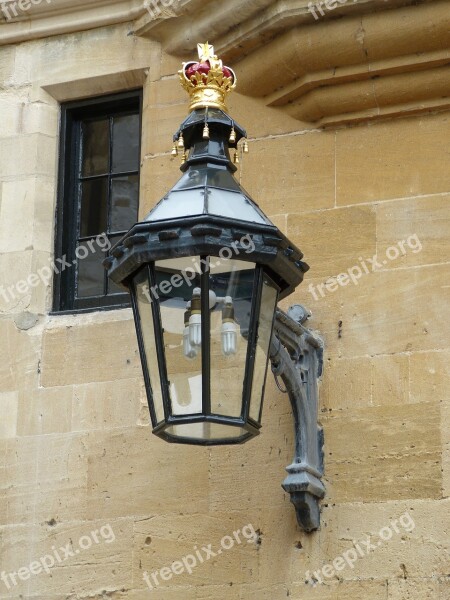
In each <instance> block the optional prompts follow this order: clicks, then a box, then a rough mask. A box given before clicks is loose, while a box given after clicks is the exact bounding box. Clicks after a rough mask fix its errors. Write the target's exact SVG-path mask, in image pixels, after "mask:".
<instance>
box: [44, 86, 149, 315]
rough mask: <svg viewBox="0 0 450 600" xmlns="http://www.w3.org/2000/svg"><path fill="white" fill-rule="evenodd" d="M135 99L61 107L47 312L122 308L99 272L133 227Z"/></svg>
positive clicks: (118, 294)
mask: <svg viewBox="0 0 450 600" xmlns="http://www.w3.org/2000/svg"><path fill="white" fill-rule="evenodd" d="M141 106H142V94H141V91H136V92H128V93H124V94H117V95H115V96H109V97H101V98H96V99H90V100H86V101H80V102H71V103H67V104H64V105H62V107H61V113H62V114H61V146H60V165H59V169H60V172H59V190H58V207H57V218H56V247H55V259H56V260H55V266H56V268H57V271H59V272H57V273H56V271H55V273H56V274H55V287H54V303H53V309H54V311H55V312H62V311H70V312H74V311H83V310H84V311H88V310H96V309H106V308H114V307H116V308H117V307H122V306H129V295H128V292H125V291H124V290H122V289H121V288H119V287H118V286H116V285H115V284H114V283H113V282H111V281H110V280H108V277H107V275H106V271H105V269H104V268H103V266H102V262H103V260H104V259H105V258H106V256H107V255H108V251H109V249H110V248H111V246H114V244H116V242H117V241H118V240H120V238H121V237H122V236H123V235H124V234H125V233H126V232H127V231H128V230H129V229H130V227H132V225H134V224H135V223H136V222H137V220H138V205H139V173H140V141H141Z"/></svg>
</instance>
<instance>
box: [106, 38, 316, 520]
mask: <svg viewBox="0 0 450 600" xmlns="http://www.w3.org/2000/svg"><path fill="white" fill-rule="evenodd" d="M199 56H200V61H199V62H190V63H185V64H184V65H183V68H182V70H181V71H180V78H181V83H182V85H183V87H184V88H185V89H186V90H187V91H188V92H189V94H190V98H191V104H190V114H189V116H188V117H187V118H186V120H185V121H184V122H183V123H182V125H181V127H180V129H179V131H177V133H176V134H175V136H174V142H175V144H174V147H173V151H172V154H173V155H174V156H176V155H177V154H178V153H179V152H181V153H182V156H183V164H182V166H181V171H182V172H183V175H182V177H181V179H180V180H179V181H178V183H177V184H176V185H175V186H174V187H173V188H172V189H171V190H170V191H169V192H168V193H167V194H166V195H165V196H164V198H163V199H162V200H161V201H160V202H159V203H158V204H157V205H156V206H155V208H153V210H152V211H151V212H150V213H149V214H148V215H147V217H146V218H145V219H144V220H143V221H142V222H140V223H138V224H136V225H135V226H134V227H133V228H132V229H131V230H130V231H129V232H128V233H127V234H126V235H125V237H124V238H123V239H122V240H121V241H120V242H119V244H118V245H117V246H116V247H115V248H114V249H113V251H112V256H111V257H110V258H108V259H107V260H106V261H105V267H106V268H107V269H108V273H109V276H110V277H111V279H112V280H113V281H114V282H115V283H116V284H118V285H122V286H125V287H127V288H128V289H129V291H130V294H131V298H132V305H133V311H134V317H135V324H136V331H137V338H138V343H139V349H140V354H141V360H142V367H143V374H144V380H145V385H146V390H147V396H148V403H149V408H150V415H151V420H152V425H153V432H154V434H155V435H157V436H159V437H160V438H162V439H164V440H166V441H168V442H177V443H185V444H201V445H219V444H238V443H242V442H245V441H247V440H249V439H251V438H253V437H255V436H256V435H258V433H259V430H260V427H261V413H262V403H263V397H264V387H265V381H266V374H267V369H268V362H269V358H272V363H273V366H274V367H273V368H275V369H276V370H277V373H278V375H279V376H280V377H281V378H282V379H283V380H284V381H285V382H286V385H287V387H288V391H289V392H290V395H291V391H293V386H292V385H290V384H289V382H290V381H291V380H292V373H291V375H289V374H288V375H286V373H288V372H290V371H289V365H288V363H286V360H288V362H290V363H291V365H292V356H293V355H294V354H295V353H296V352H297V350H298V344H297V346H296V345H295V343H294V341H295V340H296V339H297V341H298V339H299V338H298V335H299V331H298V330H296V329H295V328H296V327H297V329H298V327H302V325H301V324H299V323H298V320H297V321H295V322H294V320H293V319H292V318H290V317H288V316H287V315H284V317H285V318H284V321H283V323H282V324H280V323H281V322H280V321H279V319H277V322H278V326H277V327H276V331H277V332H278V333H277V335H276V336H275V337H274V338H272V334H273V326H274V321H275V317H276V316H277V315H278V316H279V315H280V314H281V313H280V311H278V309H277V302H278V300H279V299H282V298H285V297H286V296H288V295H289V294H290V293H291V292H292V291H293V290H294V289H295V288H296V286H297V285H298V284H299V283H301V281H302V279H303V275H304V273H305V272H306V271H307V270H308V266H307V265H306V264H305V263H304V262H303V260H302V259H303V255H302V253H301V252H300V250H299V249H298V248H296V247H295V246H294V245H293V244H292V243H291V242H290V241H289V240H288V239H287V238H286V237H285V236H284V235H283V234H282V233H281V232H280V230H279V229H278V228H277V227H276V226H275V225H274V224H273V223H272V222H271V221H270V220H269V219H268V218H267V217H266V216H265V215H264V213H263V212H262V211H261V209H260V208H259V207H258V206H257V205H256V204H255V202H254V201H253V200H252V199H251V198H250V196H249V195H248V194H247V193H246V192H245V191H244V190H243V189H242V188H241V186H240V185H239V183H238V182H237V181H236V179H235V178H234V177H233V173H234V172H235V171H236V169H237V167H236V163H237V162H239V153H240V150H241V149H242V152H243V153H244V154H245V153H247V152H248V144H247V141H246V139H245V138H246V133H245V131H244V130H243V129H242V128H241V127H240V126H239V125H238V124H237V123H236V122H235V121H234V120H233V119H232V118H231V117H230V116H229V115H228V113H227V109H226V105H225V99H226V96H227V94H228V93H229V92H231V91H232V90H233V89H234V88H235V86H236V76H235V74H234V72H233V71H232V70H231V69H230V68H228V67H224V66H223V64H222V61H220V60H219V59H218V58H217V56H215V55H214V49H213V47H212V46H210V45H209V44H200V45H199ZM303 316H304V315H303ZM303 316H302V318H303ZM289 323H290V325H289ZM283 331H284V333H283ZM305 331H306V330H305ZM296 336H297V337H296ZM280 340H281V342H280ZM281 344H283V345H281ZM286 348H288V350H286ZM289 354H290V356H289ZM299 358H300V357H298V356H297V359H299ZM299 364H300V363H299ZM302 368H304V364H303V366H302ZM306 372H307V369H306V370H305V369H304V374H303V375H302V377H303V378H302V379H299V381H302V382H305V381H306V380H305V376H304V375H305V373H306ZM298 377H299V378H300V371H298ZM315 381H316V379H315V378H314V382H315ZM295 394H296V395H295ZM295 394H294V395H295V398H296V399H297V398H298V394H299V391H298V390H296V392H295ZM297 408H298V407H297ZM297 412H299V410H297ZM315 413H317V406H315ZM311 422H312V427H313V429H314V428H315V442H313V445H314V444H316V448H315V454H316V455H317V456H316V457H315V461H316V463H317V464H316V465H315V466H314V467H313V470H314V469H315V472H317V473H316V474H318V475H320V469H321V467H320V449H319V446H318V443H317V439H318V438H317V425H316V420H314V418H313V420H312V421H311ZM309 427H311V425H310V426H309ZM297 429H298V428H297ZM304 437H305V436H304ZM306 437H308V436H306ZM305 439H306V438H305ZM304 441H305V440H304ZM304 441H303V442H300V441H299V443H298V444H297V446H298V448H297V450H298V452H300V454H301V445H302V443H303V445H304ZM307 445H308V444H307ZM304 460H305V457H304V456H303V457H302V456H300V455H299V461H300V462H304ZM302 473H303V471H302ZM309 477H316V475H314V474H311V473H309V474H308V476H307V477H306V479H305V481H306V480H308V481H306V484H305V485H306V487H305V486H303V487H301V489H299V490H297V491H300V492H302V491H304V490H306V491H308V489H310V487H311V486H310V487H309V488H308V486H309V484H310V482H309V479H308V478H309ZM316 478H317V477H316ZM288 479H289V478H288ZM319 479H320V477H319ZM291 483H292V482H291ZM319 484H320V485H322V484H321V483H320V481H319ZM294 487H295V486H294ZM316 487H317V486H316ZM322 490H323V486H322V489H321V490H319V492H317V490H316V492H317V493H316V496H320V495H321V494H322V495H323V493H322ZM288 491H292V490H288ZM294 491H295V490H294ZM302 502H303V500H302ZM312 528H314V526H313V527H310V529H312Z"/></svg>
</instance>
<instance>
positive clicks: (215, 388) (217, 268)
mask: <svg viewBox="0 0 450 600" xmlns="http://www.w3.org/2000/svg"><path fill="white" fill-rule="evenodd" d="M230 252H231V251H230ZM254 282H255V264H254V263H249V262H244V261H239V260H221V259H217V260H215V257H211V270H210V279H209V287H210V298H212V301H211V303H213V302H215V303H214V305H213V306H212V308H211V412H212V413H214V414H217V415H224V416H228V417H234V418H240V417H241V415H242V412H243V411H242V400H243V387H244V377H245V367H246V360H247V348H248V330H249V321H250V313H251V307H252V299H253V297H254Z"/></svg>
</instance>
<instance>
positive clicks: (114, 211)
mask: <svg viewBox="0 0 450 600" xmlns="http://www.w3.org/2000/svg"><path fill="white" fill-rule="evenodd" d="M138 200H139V175H130V176H128V177H116V178H114V179H113V180H112V183H111V217H110V219H111V222H110V230H111V232H114V231H128V229H130V227H132V225H134V224H135V223H136V221H137V217H138Z"/></svg>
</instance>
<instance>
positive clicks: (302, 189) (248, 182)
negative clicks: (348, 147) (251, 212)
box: [240, 113, 335, 241]
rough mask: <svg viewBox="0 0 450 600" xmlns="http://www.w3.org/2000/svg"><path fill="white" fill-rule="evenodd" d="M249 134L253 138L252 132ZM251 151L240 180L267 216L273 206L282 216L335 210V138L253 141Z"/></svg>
mask: <svg viewBox="0 0 450 600" xmlns="http://www.w3.org/2000/svg"><path fill="white" fill-rule="evenodd" d="M256 115H257V116H259V113H256ZM266 122H267V121H266ZM269 122H270V121H269ZM249 126H251V123H250V124H249V125H247V127H249ZM249 131H250V132H251V133H250V134H249V135H250V138H252V137H253V135H254V134H253V131H252V130H251V129H249ZM249 147H250V153H249V154H248V155H245V156H244V159H243V161H242V167H241V174H240V180H241V183H242V185H243V186H244V187H245V188H246V189H247V191H248V192H249V193H250V194H251V196H252V197H253V199H254V200H255V201H256V202H257V204H259V205H260V206H261V208H262V209H263V210H264V211H265V212H266V213H270V212H271V211H272V212H273V207H274V206H276V207H277V211H279V212H285V213H292V214H293V215H296V214H298V213H303V212H304V211H308V210H318V209H322V208H331V207H334V188H335V183H334V179H335V178H334V160H335V151H334V134H332V133H330V132H321V133H317V132H312V133H303V134H298V135H292V136H288V137H286V136H281V137H279V138H277V139H271V138H270V137H269V138H268V139H261V140H259V139H257V140H255V141H252V140H250V144H249ZM288 182H289V183H288ZM292 218H293V219H294V218H296V217H292ZM302 220H303V218H302ZM299 222H300V218H299V220H298V221H296V222H295V224H293V228H294V229H295V228H296V227H297V224H299ZM302 233H303V232H302ZM308 233H309V231H308V229H306V230H304V233H303V235H304V237H307V236H308ZM330 241H331V240H330Z"/></svg>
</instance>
